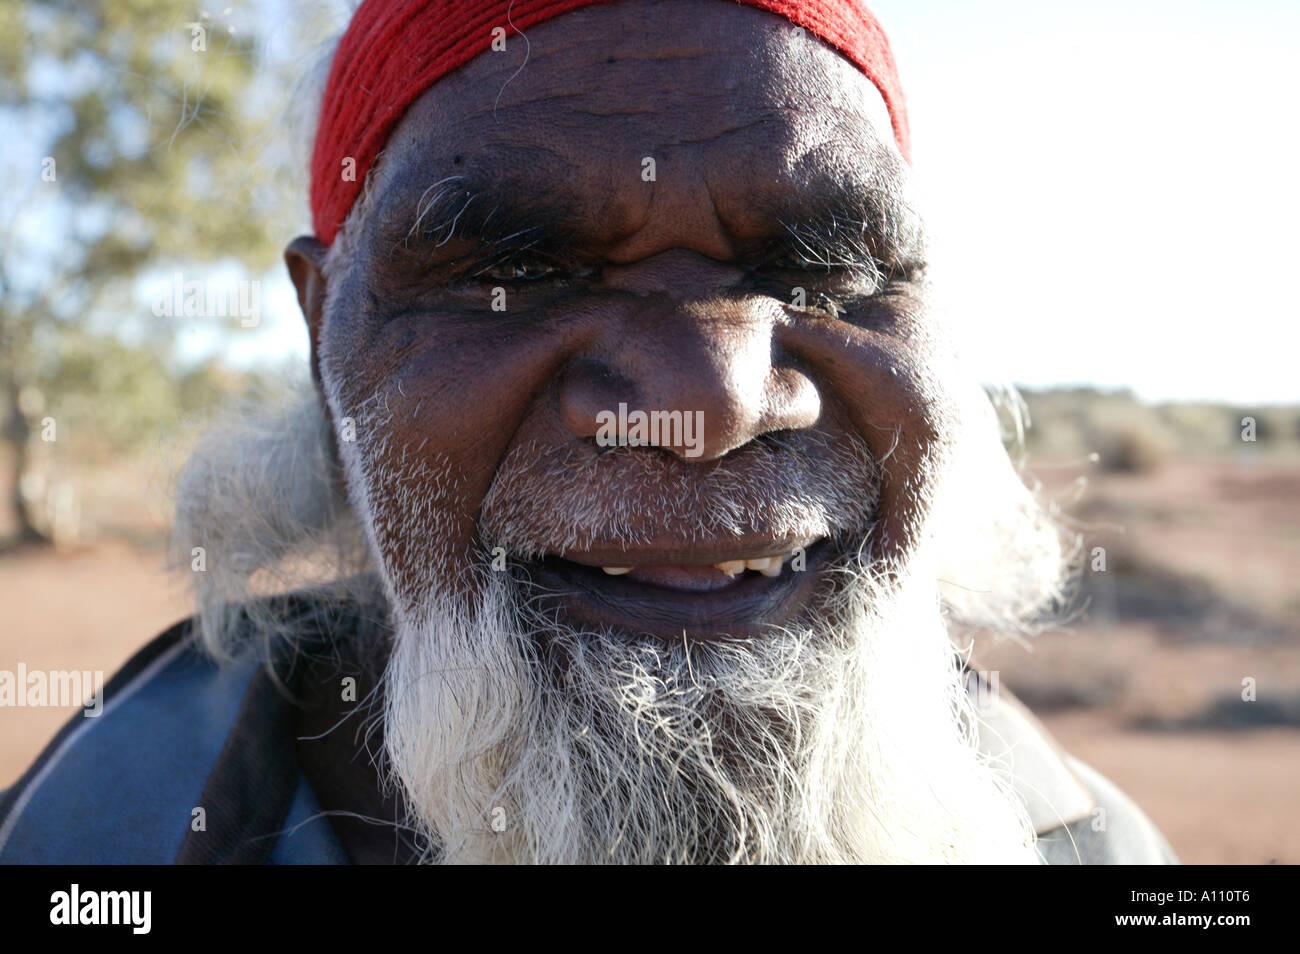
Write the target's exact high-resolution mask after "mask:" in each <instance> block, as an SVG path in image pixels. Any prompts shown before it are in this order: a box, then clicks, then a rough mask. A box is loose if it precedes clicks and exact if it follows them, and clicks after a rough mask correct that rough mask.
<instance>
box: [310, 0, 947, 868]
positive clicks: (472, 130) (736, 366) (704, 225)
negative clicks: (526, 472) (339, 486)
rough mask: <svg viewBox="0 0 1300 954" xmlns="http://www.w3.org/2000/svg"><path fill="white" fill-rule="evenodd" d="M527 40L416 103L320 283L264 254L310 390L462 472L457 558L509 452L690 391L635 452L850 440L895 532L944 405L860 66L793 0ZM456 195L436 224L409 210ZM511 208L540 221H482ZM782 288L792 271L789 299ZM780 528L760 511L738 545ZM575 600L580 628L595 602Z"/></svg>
mask: <svg viewBox="0 0 1300 954" xmlns="http://www.w3.org/2000/svg"><path fill="white" fill-rule="evenodd" d="M528 38H529V41H530V44H531V47H530V52H529V58H528V62H527V65H526V67H525V68H524V69H523V70H521V71H519V66H520V63H521V62H522V43H521V42H518V41H517V38H515V40H514V41H512V43H511V45H510V47H509V50H508V51H507V52H506V53H500V54H493V53H485V54H482V55H480V56H479V57H478V58H477V59H475V60H474V61H472V62H471V63H470V64H469V65H468V66H466V67H464V68H462V69H461V70H459V71H457V72H456V73H454V74H452V75H450V76H448V77H446V78H444V79H443V80H442V81H440V82H439V83H437V84H436V85H435V86H434V87H433V88H432V89H430V90H429V91H427V92H426V93H425V94H424V95H423V97H422V98H421V99H419V100H418V101H417V103H416V104H415V105H414V106H413V107H412V109H411V110H410V111H409V112H408V114H407V115H406V117H405V118H404V119H403V121H402V123H401V124H400V126H399V127H398V128H397V130H396V131H395V133H394V134H393V136H392V138H391V139H390V141H389V143H388V144H387V147H386V150H385V154H384V156H383V158H382V160H381V163H380V165H379V166H378V168H377V171H376V173H375V176H376V178H375V181H374V183H373V195H374V196H375V199H374V202H373V204H372V205H371V206H369V208H368V212H367V214H366V216H365V217H364V219H362V220H361V221H360V222H359V223H358V226H359V230H358V232H357V233H356V236H355V242H354V245H353V248H352V254H351V255H350V257H349V258H348V259H347V260H346V261H345V262H343V263H341V264H340V265H336V266H335V267H334V268H333V269H332V270H331V274H330V275H329V277H328V278H327V277H326V276H325V274H324V271H323V265H324V262H325V256H326V253H327V251H328V250H327V249H326V248H324V247H323V246H322V245H321V244H320V243H319V242H318V241H317V240H316V239H315V238H313V237H310V236H304V237H300V238H298V239H295V240H294V242H293V243H292V244H291V245H290V246H289V248H288V249H287V251H286V253H285V258H286V262H287V264H288V267H289V271H290V274H291V276H292V278H293V281H294V283H295V285H296V286H297V289H298V294H299V300H300V303H301V305H302V309H303V313H304V315H305V316H306V320H307V326H308V329H309V331H310V336H311V345H312V362H313V371H314V374H315V376H316V379H317V381H318V383H319V382H321V381H322V380H327V381H328V380H335V381H340V382H342V389H343V391H344V392H345V396H346V398H347V400H348V401H349V402H350V403H352V404H355V403H357V402H360V401H363V400H365V399H366V398H367V397H369V396H371V395H373V394H374V393H375V392H376V391H383V392H384V394H385V396H386V399H387V401H388V403H389V406H390V409H391V410H392V412H393V413H392V423H391V425H390V426H391V428H392V433H391V434H390V435H389V436H390V438H391V440H390V441H389V442H388V445H387V446H388V448H389V450H388V453H390V454H394V455H400V454H401V452H402V451H403V450H404V451H405V452H406V453H407V454H412V453H416V454H423V455H427V456H428V458H429V459H430V460H433V459H435V458H436V459H437V460H439V461H441V462H444V463H450V465H451V467H452V469H453V471H454V474H455V478H456V480H457V482H458V484H459V488H460V496H459V498H458V499H459V504H458V506H457V509H456V512H455V513H453V514H452V515H451V516H452V517H453V526H454V528H455V529H454V532H453V534H452V538H453V539H451V540H450V541H447V543H448V544H449V545H448V546H447V547H446V548H445V549H440V550H439V551H438V553H439V556H438V557H437V560H438V561H439V566H438V567H437V570H438V572H439V573H441V574H442V575H443V577H444V578H446V579H455V580H461V579H464V578H463V577H461V576H459V575H458V574H459V573H460V571H462V570H463V569H464V567H466V566H468V565H469V564H470V562H471V561H472V560H473V559H474V558H475V552H476V551H475V545H476V543H477V544H480V545H481V544H482V541H481V540H480V539H479V534H478V529H479V517H480V512H479V511H480V505H481V503H482V501H483V498H484V495H485V494H486V492H487V490H488V488H489V486H490V485H491V483H492V480H493V477H494V475H495V474H496V472H497V469H498V467H499V466H500V464H501V462H502V460H503V459H504V458H505V457H506V455H507V454H508V453H509V452H510V451H511V450H512V449H513V448H515V447H518V446H522V445H525V444H526V443H527V442H530V441H531V442H538V443H539V444H540V445H541V446H545V447H558V446H571V447H573V448H574V449H575V452H577V453H582V454H590V455H593V456H595V455H596V454H598V452H599V449H598V448H596V447H595V446H594V444H593V441H592V438H593V436H594V435H595V433H596V429H597V420H596V415H597V413H598V412H599V411H600V410H602V409H611V408H616V407H617V406H618V404H619V402H627V403H628V404H629V406H631V407H642V408H665V409H671V408H682V409H698V410H702V411H703V412H704V422H705V430H704V443H703V454H702V455H701V456H698V457H694V458H690V459H688V458H686V457H685V456H684V453H683V449H682V448H672V447H669V448H663V449H660V450H650V451H637V452H638V453H674V454H677V455H678V456H679V457H680V458H681V462H682V466H684V467H694V468H703V469H707V468H708V467H710V466H711V464H712V463H713V462H716V461H718V460H721V459H723V458H724V457H726V456H727V455H734V454H737V453H740V452H742V451H743V450H744V449H745V448H746V447H747V446H748V445H750V444H751V442H754V441H755V440H757V439H759V438H760V437H762V436H763V435H770V434H774V433H778V434H782V435H785V436H786V437H787V438H789V437H791V436H793V437H794V438H798V436H799V435H801V434H805V435H806V434H808V433H810V432H812V431H814V430H815V431H818V432H820V433H821V434H822V435H824V436H825V437H828V438H830V440H831V441H832V442H833V441H835V440H837V439H844V438H845V437H846V436H848V435H849V434H856V435H858V436H860V437H861V438H862V439H864V440H865V441H866V442H867V444H868V445H869V446H870V447H871V449H872V452H873V454H874V456H876V458H877V459H878V460H881V461H882V462H883V464H882V470H883V486H882V498H881V501H880V505H879V516H880V524H879V526H878V531H877V536H876V539H875V545H876V547H877V551H878V552H879V553H880V554H881V555H884V556H899V555H902V554H904V553H905V552H906V551H907V550H908V549H909V548H910V546H911V545H912V544H913V543H914V537H915V534H916V530H917V527H918V525H919V522H920V520H921V518H922V517H923V516H924V515H923V513H922V512H921V505H920V504H919V500H920V497H921V495H919V494H917V493H915V491H916V489H917V488H918V487H920V486H921V484H922V483H923V481H924V480H925V479H926V477H925V470H926V468H925V465H926V464H927V463H929V462H931V461H933V460H934V459H935V458H937V457H938V456H939V455H941V454H942V453H943V452H944V449H945V447H946V445H947V442H948V441H947V435H948V434H949V433H950V432H951V429H952V421H953V417H952V415H953V413H954V412H953V410H952V408H953V407H954V401H953V396H952V395H951V394H950V393H949V391H948V384H947V376H946V374H945V373H944V371H943V368H944V367H945V364H944V362H945V360H946V359H945V355H946V351H945V349H944V348H943V347H942V346H941V345H940V344H939V340H940V339H939V338H938V336H937V334H936V333H935V330H934V328H933V327H932V322H931V319H930V318H929V317H928V316H927V313H926V309H925V293H924V287H923V284H922V281H921V279H922V276H923V271H924V254H923V249H922V246H921V242H920V234H921V233H920V228H919V224H917V223H916V221H915V218H914V216H913V214H912V213H911V212H910V210H909V209H908V207H907V204H906V199H905V188H906V181H907V168H906V164H905V163H904V162H903V160H902V158H901V157H900V156H899V154H898V151H897V148H896V146H895V145H894V143H893V140H892V133H891V130H890V129H889V126H888V123H887V119H882V118H881V117H882V114H883V112H884V111H883V104H882V102H881V100H880V97H879V94H878V92H877V91H876V90H875V88H874V86H872V84H871V83H870V81H868V80H867V79H866V78H865V77H864V76H863V75H862V74H861V73H860V72H859V71H858V70H857V69H856V68H854V67H853V66H852V64H850V63H848V62H847V61H846V60H844V59H843V58H842V57H841V56H840V55H838V54H837V53H836V52H835V51H834V50H832V49H830V48H829V47H827V46H825V45H823V44H821V43H819V42H818V41H816V40H814V39H811V38H799V37H795V36H794V34H793V32H792V30H791V27H790V25H789V24H788V23H787V22H786V21H784V20H782V19H780V18H778V17H775V16H772V15H769V14H766V13H763V12H760V11H755V10H753V9H750V8H746V7H738V6H733V5H730V4H720V3H716V2H715V0H674V2H670V3H643V2H623V3H618V4H613V5H610V6H599V7H595V8H591V9H585V10H580V11H576V12H574V13H570V14H566V15H564V16H562V17H560V18H558V19H556V20H551V21H548V22H546V23H543V24H540V25H538V26H536V27H534V28H532V29H530V30H529V31H528ZM516 71H518V73H517V75H515V74H516ZM647 156H648V157H653V158H654V159H655V165H656V169H655V172H656V175H655V180H654V181H652V182H651V181H645V179H643V176H642V172H643V169H644V165H643V161H642V160H643V159H644V157H647ZM452 176H462V177H464V178H463V179H458V180H453V184H454V185H455V186H457V187H461V186H463V187H464V188H465V189H468V190H470V191H471V192H473V193H474V196H475V197H474V199H473V200H472V201H471V202H470V203H469V204H468V205H467V206H465V208H464V209H463V210H461V206H462V205H463V204H464V203H465V200H466V197H467V195H468V194H469V193H468V192H456V193H454V194H452V196H451V199H450V200H449V201H448V204H447V208H445V209H443V208H439V209H435V210H431V211H430V212H429V213H428V214H427V215H426V216H425V218H424V219H423V220H421V225H420V226H419V227H416V228H414V229H413V226H414V225H415V224H416V221H417V219H418V218H419V211H420V202H421V199H422V198H427V197H428V195H429V194H430V191H429V190H430V187H431V186H433V185H434V184H435V183H439V182H441V181H443V180H447V179H448V177H452ZM457 210H461V211H462V216H461V219H460V221H459V227H458V229H457V232H456V234H455V235H454V236H453V237H448V235H447V230H446V229H432V230H430V229H429V227H430V226H431V225H436V224H438V223H441V222H445V221H447V220H448V219H449V218H451V217H454V216H455V213H456V211H457ZM488 211H493V214H492V215H491V216H487V217H486V221H485V220H484V214H485V213H486V212H488ZM832 219H834V222H835V223H836V227H837V228H838V229H839V233H837V234H834V235H832V234H831V231H830V228H831V225H830V223H831V220H832ZM792 228H793V229H794V230H795V231H797V232H799V233H800V234H801V235H803V236H804V238H805V241H804V242H803V243H799V242H794V241H792V240H791V237H790V235H791V229H792ZM425 230H429V231H430V232H431V234H427V235H426V234H425ZM521 230H522V231H523V232H524V235H525V237H526V238H527V240H528V241H529V242H530V243H531V242H533V240H534V239H536V242H535V244H531V245H530V247H528V248H526V249H520V248H518V247H517V246H519V245H520V244H522V243H521V242H520V241H518V240H515V241H514V242H513V243H512V242H510V241H507V242H505V243H504V244H493V241H492V240H494V239H496V238H501V237H502V236H504V235H508V234H509V233H511V232H519V231H521ZM422 235H424V238H423V240H421V236H422ZM810 236H814V237H815V238H814V239H813V240H809V237H810ZM444 240H445V241H444ZM440 242H441V243H442V244H441V245H440V244H439V243H440ZM818 258H821V259H827V260H831V261H832V262H833V263H834V264H835V267H831V268H827V267H825V262H824V261H817V259H818ZM801 259H802V260H801ZM842 261H850V262H853V263H854V267H840V266H839V263H840V262H842ZM331 283H332V285H333V287H332V288H331V287H330V286H331ZM794 286H799V287H803V288H805V289H806V290H807V303H806V305H805V306H804V307H797V306H796V305H795V304H793V301H792V299H793V295H792V288H793V287H794ZM494 287H504V288H505V289H506V295H507V302H508V307H507V310H506V311H505V312H494V311H492V310H491V307H490V302H491V296H492V289H493V288H494ZM327 289H328V290H330V291H332V292H333V295H334V297H333V299H332V301H331V307H330V308H328V309H327V308H326V303H325V294H326V291H327ZM832 302H833V303H834V304H832ZM817 446H819V445H814V444H809V445H808V446H807V447H806V448H802V451H803V452H806V453H814V454H815V453H818V451H817V449H816V448H817ZM394 462H395V461H394ZM430 492H432V488H430ZM636 492H637V489H636V488H633V487H629V488H627V494H628V496H629V498H630V499H634V498H635V494H636ZM538 505H539V506H545V505H546V503H545V501H539V502H538ZM723 543H727V542H726V541H723V542H720V543H719V544H718V545H717V546H713V547H710V546H709V545H707V543H706V544H705V545H703V546H702V545H700V544H699V543H698V542H695V543H692V542H691V541H689V540H686V539H678V540H672V539H667V540H662V541H658V542H657V543H656V544H655V545H654V546H651V547H646V548H642V549H639V550H637V551H635V552H630V553H629V552H627V551H625V550H622V549H621V543H620V541H618V540H616V539H611V540H609V541H606V542H605V543H604V545H603V547H596V548H593V550H591V551H590V552H584V553H566V554H564V556H565V557H566V558H568V559H570V560H573V561H575V562H577V563H582V564H590V565H605V564H607V563H610V562H617V563H619V564H622V565H629V564H631V565H647V566H648V565H663V564H670V563H671V564H690V565H694V564H708V563H711V562H712V561H713V560H715V559H725V558H727V557H728V556H729V555H737V554H736V553H734V552H733V553H731V554H728V553H727V552H726V549H725V547H724V546H723ZM788 543H789V541H780V540H773V539H764V538H763V536H762V533H761V528H757V529H756V530H755V532H754V533H752V534H751V535H750V537H749V538H747V539H746V540H745V541H744V547H745V548H746V549H745V552H744V553H740V554H739V555H741V556H745V555H754V556H759V555H763V554H764V553H777V552H782V549H783V548H784V547H786V546H787V544H788ZM728 545H730V546H731V547H732V548H733V551H734V550H735V547H736V544H735V542H734V541H732V542H730V543H729V544H728ZM381 549H382V550H383V553H382V556H383V559H384V562H385V565H386V567H387V569H388V571H389V573H390V574H391V575H392V576H393V578H394V579H395V580H396V581H397V582H398V584H399V588H400V587H401V586H402V585H405V584H406V582H407V581H409V580H414V579H416V578H417V577H418V576H419V574H418V573H416V572H415V570H414V569H412V568H413V567H417V566H420V565H421V564H422V563H427V561H428V560H430V559H431V558H433V554H432V551H430V549H429V548H427V547H426V546H424V545H423V544H422V542H421V541H419V540H406V539H400V538H394V537H386V538H384V539H383V540H381ZM408 571H409V572H408ZM813 575H814V574H809V576H813ZM411 585H412V587H413V586H414V583H412V584H411ZM763 585H766V584H764V583H763V582H762V581H761V580H760V581H759V582H758V583H756V584H754V587H760V586H763ZM664 598H665V600H671V599H673V598H675V597H674V596H673V595H672V594H667V593H665V596H664ZM809 598H811V590H810V589H809V588H808V587H795V588H794V589H792V590H791V591H790V592H789V593H783V595H782V597H781V600H782V602H783V604H789V605H786V606H785V609H786V610H787V611H788V610H791V609H793V610H797V609H798V604H799V603H800V602H801V601H804V600H807V599H809ZM567 609H572V610H573V612H574V615H575V616H578V617H580V618H581V619H582V621H591V619H590V616H591V615H592V613H593V610H592V607H591V605H590V604H586V605H582V606H578V607H568V608H567ZM584 613H585V614H587V615H586V616H584V615H583V614H584ZM597 615H598V614H597ZM733 615H734V614H733ZM721 618H727V619H729V618H730V617H725V614H723V617H721ZM595 621H597V622H599V621H602V620H599V619H597V620H595ZM763 621H764V620H763V619H756V621H754V628H755V629H761V627H759V626H758V624H759V623H762V622H763ZM621 622H622V623H623V624H628V623H629V620H628V619H627V618H626V613H624V616H623V618H622V620H621ZM630 622H631V623H632V624H634V625H638V626H639V627H640V628H643V629H645V630H647V631H652V632H653V631H656V629H655V624H654V622H653V621H651V620H648V619H647V620H644V621H641V620H636V619H633V620H631V621H630ZM705 628H706V629H707V627H705ZM664 635H666V636H672V635H676V637H677V638H679V639H680V638H681V632H680V631H678V632H676V633H675V634H674V633H673V632H671V631H667V632H665V633H664ZM688 635H689V634H688ZM373 744H374V743H373V742H372V745H373ZM363 761H365V760H356V762H357V764H360V763H361V762H363ZM318 774H319V773H318ZM318 781H319V780H318ZM376 785H377V778H376V777H375V776H374V775H373V772H370V771H365V772H362V771H360V770H359V771H358V773H357V775H356V777H355V778H353V779H352V782H351V783H350V785H349V784H348V783H346V782H345V781H340V779H339V777H338V774H337V773H333V774H332V776H331V778H330V780H329V783H328V785H326V786H324V787H326V788H328V789H329V792H328V793H326V796H325V797H326V801H327V805H326V807H327V808H335V809H344V810H351V811H362V812H363V813H365V812H366V810H367V809H370V810H371V811H373V810H374V809H373V805H374V801H375V800H374V798H373V797H372V795H371V794H369V793H371V792H373V789H374V788H375V786H376ZM318 787H320V786H318ZM346 837H347V840H348V841H349V842H350V844H349V845H348V847H349V851H350V853H351V854H352V855H353V856H354V857H363V856H367V848H366V842H367V839H373V840H375V844H374V845H371V846H370V848H371V849H373V850H371V851H369V852H368V855H369V856H373V857H380V856H382V855H383V854H384V853H385V852H387V853H389V854H391V853H392V850H393V848H392V845H393V839H392V835H391V833H389V834H387V835H385V834H383V833H382V832H380V831H378V830H377V829H375V828H370V827H366V826H360V827H358V828H356V829H354V830H353V831H352V832H351V833H350V834H348V835H347V836H346Z"/></svg>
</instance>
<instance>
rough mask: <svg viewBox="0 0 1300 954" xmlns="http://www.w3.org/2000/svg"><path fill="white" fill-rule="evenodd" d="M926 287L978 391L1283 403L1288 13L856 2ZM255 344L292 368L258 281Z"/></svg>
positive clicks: (935, 0) (300, 342) (283, 313)
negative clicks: (911, 185) (872, 44)
mask: <svg viewBox="0 0 1300 954" xmlns="http://www.w3.org/2000/svg"><path fill="white" fill-rule="evenodd" d="M872 5H873V7H874V9H875V10H876V11H877V13H878V14H879V15H880V18H881V20H882V21H883V22H884V24H885V27H886V29H887V31H888V32H889V35H890V37H891V41H892V44H893V48H894V52H895V56H896V58H897V60H898V63H899V70H900V73H901V76H902V82H903V88H904V90H905V93H906V95H907V99H908V110H909V117H910V122H911V129H912V155H913V167H914V170H915V174H916V178H917V183H918V201H919V202H920V204H921V207H922V210H923V211H924V213H925V215H926V218H927V221H928V223H929V228H930V234H931V241H932V243H933V252H934V255H933V275H934V278H935V281H936V283H937V284H938V286H939V288H940V290H941V291H942V293H943V298H944V301H945V302H946V309H947V311H948V314H949V316H950V320H951V322H952V324H953V326H954V327H955V328H956V330H957V334H958V335H959V336H960V340H961V342H962V345H963V347H964V350H965V353H966V354H967V356H968V358H969V359H970V360H971V362H972V364H973V366H974V368H975V369H976V371H977V373H979V375H980V376H981V377H982V378H983V379H984V380H986V381H988V382H990V383H993V382H998V383H1002V382H1010V383H1016V384H1020V385H1026V386H1031V387H1046V386H1053V385H1069V384H1092V385H1096V386H1100V387H1104V388H1129V389H1131V390H1133V391H1134V392H1136V393H1137V394H1138V396H1139V397H1142V398H1144V399H1146V400H1149V401H1164V400H1215V401H1227V402H1233V403H1239V404H1265V403H1274V402H1296V401H1300V383H1297V374H1296V371H1295V362H1296V359H1297V354H1298V353H1300V331H1298V330H1297V329H1298V328H1300V320H1298V319H1300V304H1298V302H1300V294H1298V293H1297V279H1300V176H1298V172H1300V122H1297V116H1300V108H1297V100H1298V99H1300V3H1297V2H1295V0H1289V2H1280V0H1279V2H1265V0H1255V2H1250V0H1237V2H1229V0H1219V2H1205V0H1177V2H1172V0H1127V2H1119V0H1091V2H1089V3H1086V4H1081V3H1065V2H1058V0H1034V2H1030V0H874V2H873V4H872ZM262 298H263V311H264V316H265V317H264V320H263V324H262V326H261V328H259V329H258V330H257V333H256V334H246V335H243V336H240V337H239V340H237V341H234V342H231V341H228V340H227V341H224V342H222V341H220V339H219V336H216V335H215V333H214V332H213V331H212V330H210V329H197V330H196V331H195V332H194V333H193V334H191V335H188V336H187V337H186V339H185V341H184V342H183V343H184V347H185V349H186V351H187V352H189V353H191V354H199V353H202V352H204V351H206V350H207V349H209V348H214V347H221V348H222V350H224V351H226V352H227V353H228V354H229V355H230V356H231V357H234V358H236V359H237V360H238V359H247V360H253V359H255V358H256V357H257V356H260V355H267V354H277V355H283V354H284V353H285V352H286V351H288V352H299V353H304V354H305V352H306V335H305V332H304V331H303V329H302V321H301V319H300V318H299V317H298V315H297V305H296V300H295V298H294V296H293V292H292V289H291V288H290V287H289V285H288V283H287V281H286V280H285V279H284V278H282V277H281V276H280V275H279V274H278V273H276V274H273V275H270V276H267V278H266V280H265V283H264V287H263V296H262Z"/></svg>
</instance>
